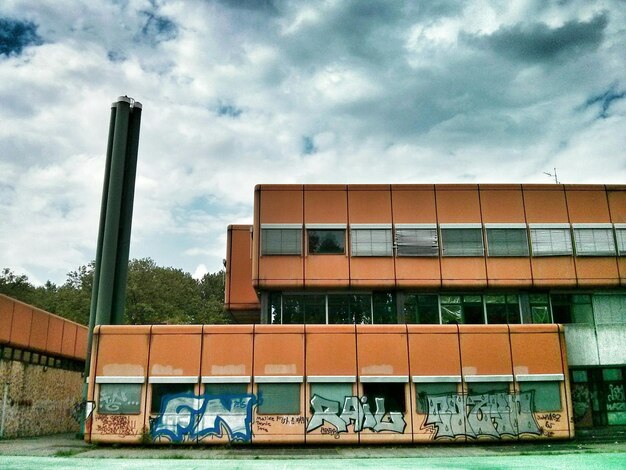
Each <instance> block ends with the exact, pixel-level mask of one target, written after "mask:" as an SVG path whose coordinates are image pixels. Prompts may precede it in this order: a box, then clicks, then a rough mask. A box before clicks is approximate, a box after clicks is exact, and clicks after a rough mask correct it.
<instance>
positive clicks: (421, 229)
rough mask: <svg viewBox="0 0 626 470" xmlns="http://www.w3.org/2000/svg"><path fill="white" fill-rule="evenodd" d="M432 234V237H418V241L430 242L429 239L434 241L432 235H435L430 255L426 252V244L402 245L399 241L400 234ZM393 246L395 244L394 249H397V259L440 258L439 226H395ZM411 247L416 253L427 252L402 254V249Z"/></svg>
mask: <svg viewBox="0 0 626 470" xmlns="http://www.w3.org/2000/svg"><path fill="white" fill-rule="evenodd" d="M403 231H406V232H409V231H412V232H415V233H418V232H430V236H429V237H423V238H420V237H419V236H418V237H416V238H417V239H418V240H422V239H423V240H428V239H432V235H433V234H434V240H433V241H432V243H433V245H432V246H430V248H431V252H430V253H428V252H426V251H427V250H428V248H427V246H426V244H425V243H424V244H422V245H419V244H409V243H402V244H401V243H400V242H399V241H398V239H399V232H403ZM393 244H394V249H395V254H396V256H397V257H424V258H432V257H435V256H439V255H440V252H441V251H440V237H439V230H438V229H437V224H395V226H394V233H393ZM404 246H405V247H410V248H413V249H414V250H415V251H419V250H422V249H423V250H425V252H421V253H417V252H416V253H402V250H401V247H404Z"/></svg>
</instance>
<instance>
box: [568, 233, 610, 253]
mask: <svg viewBox="0 0 626 470" xmlns="http://www.w3.org/2000/svg"><path fill="white" fill-rule="evenodd" d="M574 242H575V243H576V254H577V255H591V256H594V255H595V256H615V240H614V239H613V230H612V229H610V228H576V229H574Z"/></svg>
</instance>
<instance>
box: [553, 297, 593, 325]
mask: <svg viewBox="0 0 626 470" xmlns="http://www.w3.org/2000/svg"><path fill="white" fill-rule="evenodd" d="M550 298H551V301H552V315H553V317H554V322H555V323H593V309H592V306H591V298H590V296H588V295H571V294H552V295H551V296H550Z"/></svg>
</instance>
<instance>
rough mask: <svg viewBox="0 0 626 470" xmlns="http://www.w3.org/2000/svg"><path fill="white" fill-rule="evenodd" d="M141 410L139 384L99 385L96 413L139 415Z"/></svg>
mask: <svg viewBox="0 0 626 470" xmlns="http://www.w3.org/2000/svg"><path fill="white" fill-rule="evenodd" d="M140 408H141V384H115V383H109V384H107V383H103V384H100V394H99V396H98V413H100V414H118V415H128V414H139V412H140V411H141V410H140Z"/></svg>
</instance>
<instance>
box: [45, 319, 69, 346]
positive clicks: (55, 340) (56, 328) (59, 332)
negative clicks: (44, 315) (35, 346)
mask: <svg viewBox="0 0 626 470" xmlns="http://www.w3.org/2000/svg"><path fill="white" fill-rule="evenodd" d="M63 323H65V322H64V321H63V319H62V318H59V317H50V321H49V322H48V343H47V344H46V350H47V351H50V353H52V354H61V342H62V340H63Z"/></svg>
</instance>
